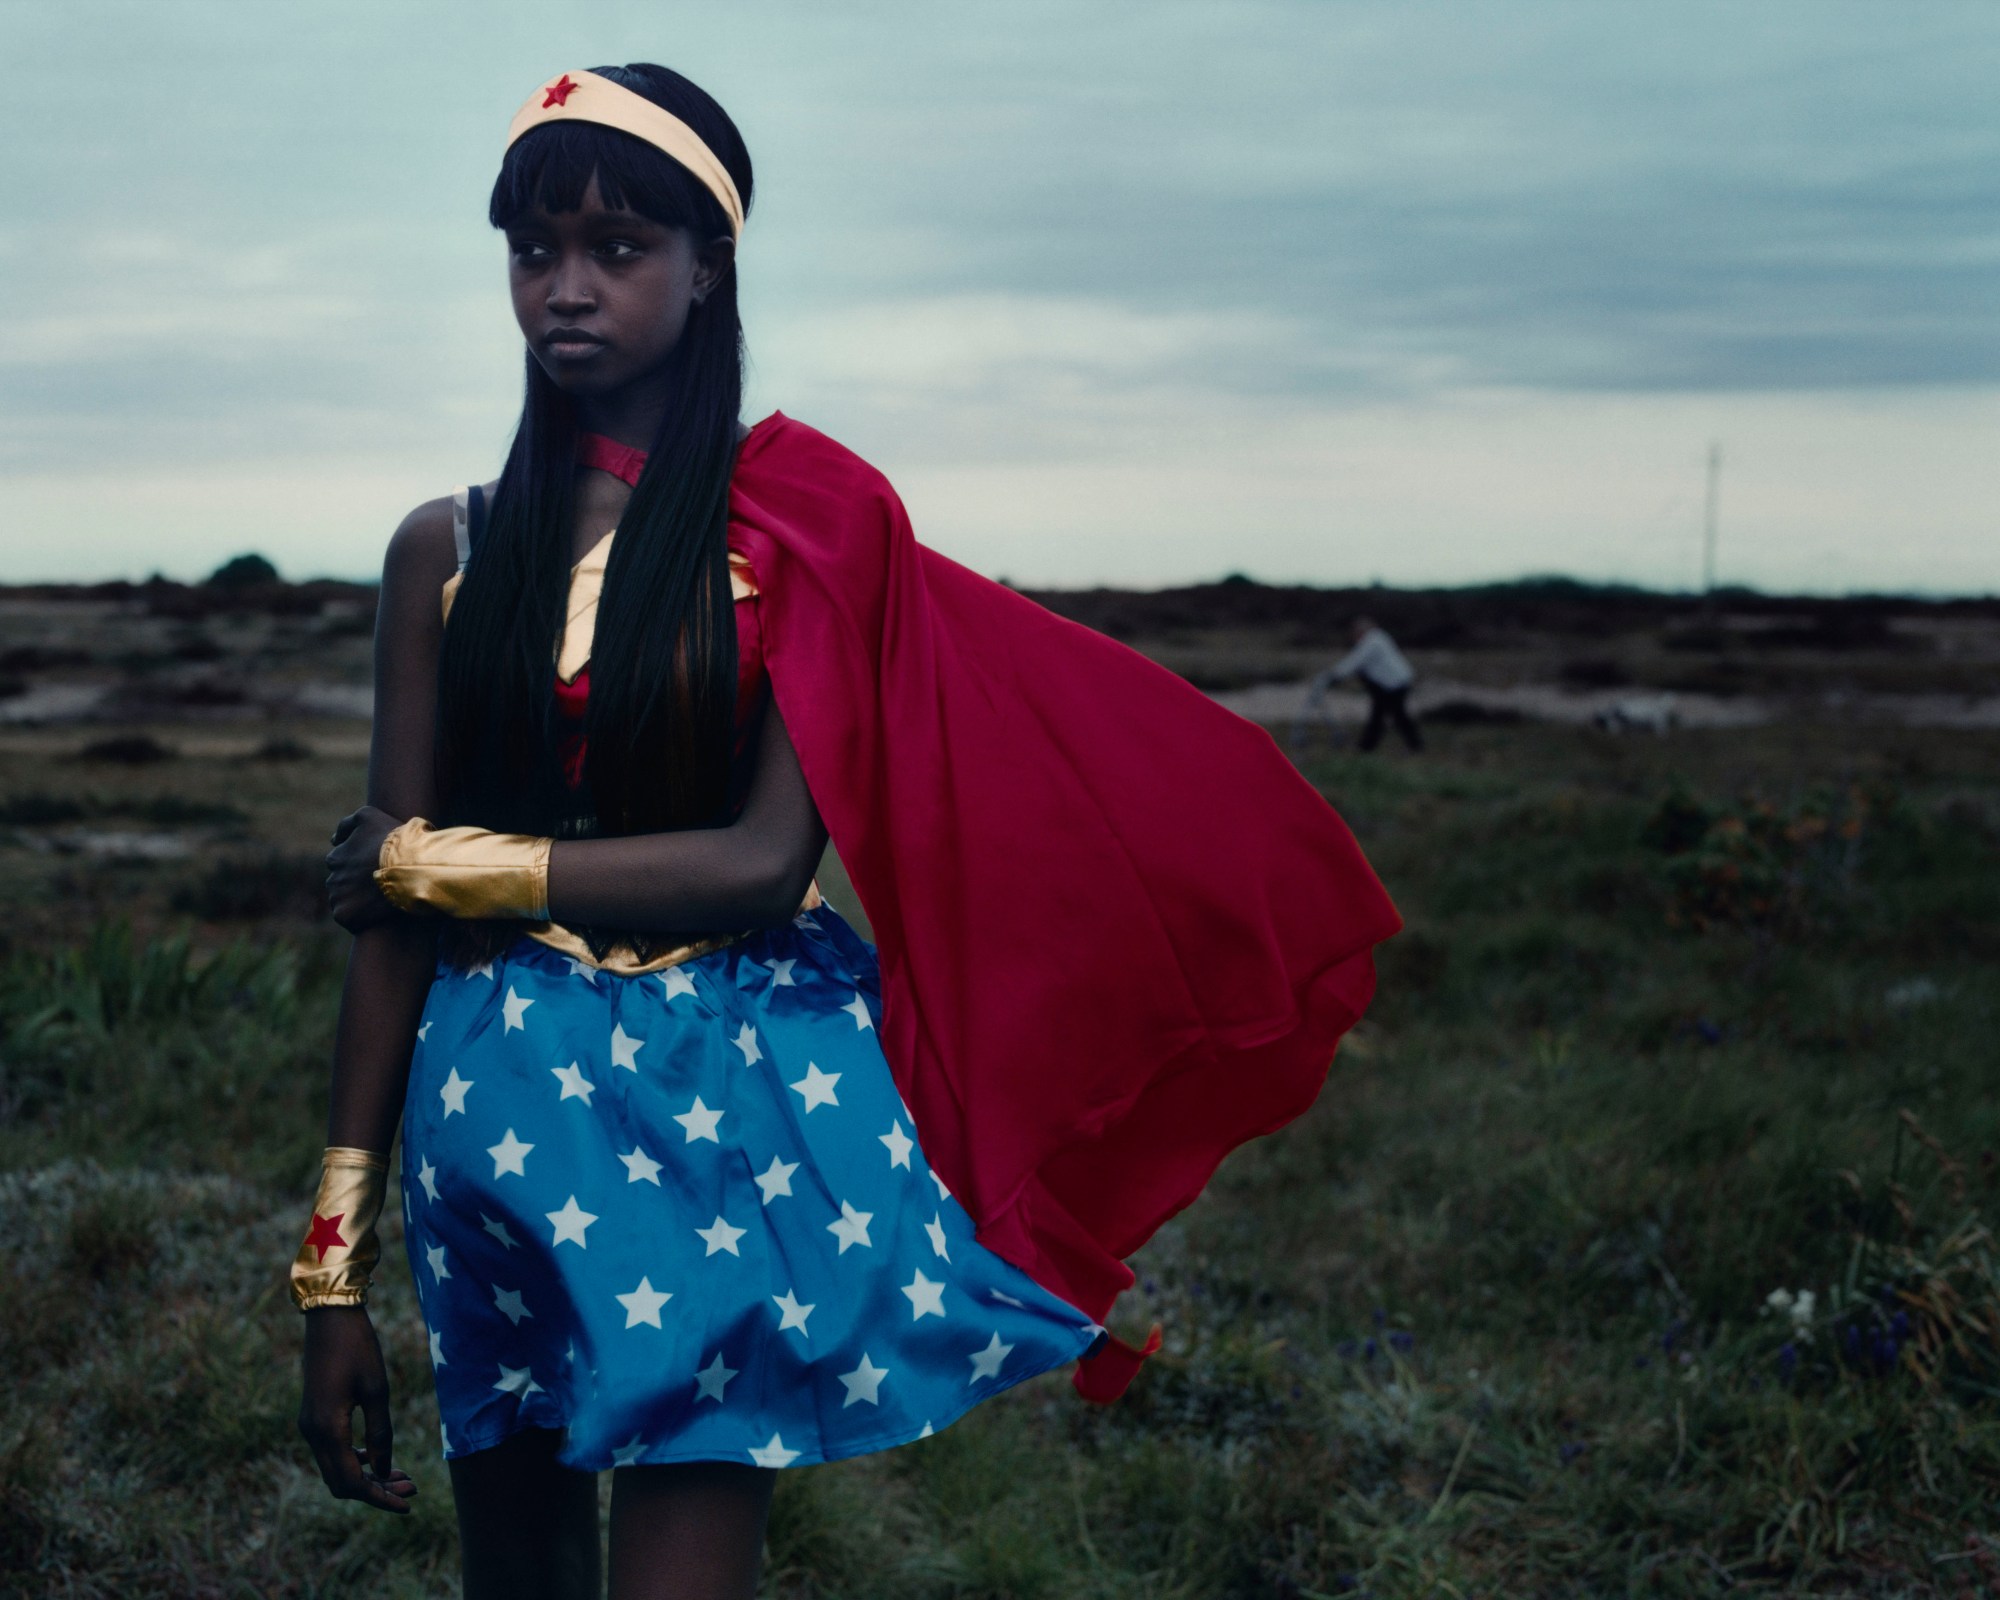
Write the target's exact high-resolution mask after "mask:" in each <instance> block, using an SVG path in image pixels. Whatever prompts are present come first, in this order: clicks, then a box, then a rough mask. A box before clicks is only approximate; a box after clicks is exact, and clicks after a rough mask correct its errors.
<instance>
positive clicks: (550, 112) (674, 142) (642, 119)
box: [507, 68, 743, 239]
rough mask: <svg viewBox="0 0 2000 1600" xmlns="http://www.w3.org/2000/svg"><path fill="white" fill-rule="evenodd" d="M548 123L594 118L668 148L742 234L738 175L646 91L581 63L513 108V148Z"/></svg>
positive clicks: (735, 233) (732, 228)
mask: <svg viewBox="0 0 2000 1600" xmlns="http://www.w3.org/2000/svg"><path fill="white" fill-rule="evenodd" d="M545 122H595V123H597V124H599V125H600V126H602V127H606V128H616V129H618V131H619V132H621V133H629V134H631V135H632V137H633V138H635V139H643V140H645V141H646V143H648V144H649V145H652V146H653V147H654V148H655V149H656V150H664V151H665V152H666V153H667V154H668V155H670V156H672V157H673V158H674V160H676V161H678V162H679V163H680V164H681V165H682V166H684V167H686V168H687V169H688V171H689V172H691V173H693V174H694V175H695V177H696V178H698V179H700V181H701V184H702V186H703V187H704V188H705V189H707V190H708V192H709V193H710V194H712V195H714V196H715V198H716V199H717V200H718V201H719V202H720V203H721V205H722V209H723V211H724V212H725V213H727V215H728V217H729V232H730V236H731V237H732V238H736V239H741V238H742V237H743V199H742V196H740V195H739V194H737V192H736V180H735V179H734V178H732V177H730V176H729V169H728V168H727V167H725V166H724V165H723V164H722V163H721V161H720V160H718V159H717V158H716V154H715V152H714V151H713V150H711V149H709V147H708V146H707V145H706V144H704V143H703V142H702V137H701V135H700V134H698V133H696V132H695V131H694V129H692V128H690V127H689V126H688V125H687V124H686V123H685V122H683V121H681V119H680V118H679V117H677V116H675V115H674V114H673V113H672V112H671V111H668V110H666V109H665V108H664V107H661V106H656V105H654V104H653V102H652V101H650V100H648V99H647V98H646V97H645V96H644V95H642V94H634V93H633V92H632V91H631V90H630V89H628V88H626V87H625V86H624V85H623V84H619V83H613V82H612V81H611V80H610V79H609V78H601V77H599V76H598V75H597V74H596V73H594V72H585V71H583V70H582V69H581V68H579V69H578V70H577V71H575V72H565V73H564V74H563V75H562V76H561V77H559V78H551V79H550V80H549V81H548V82H547V83H545V84H543V85H542V86H541V88H539V89H537V90H536V91H535V92H534V93H533V94H531V95H529V96H528V103H527V104H526V105H524V106H522V107H521V109H520V110H519V111H517V112H515V113H514V124H513V126H512V127H510V128H509V129H508V130H507V144H508V147H509V148H512V146H513V143H514V141H515V140H516V139H518V138H520V137H521V135H522V134H524V133H526V132H527V131H528V130H529V129H531V128H539V127H540V126H541V125H542V124H543V123H545Z"/></svg>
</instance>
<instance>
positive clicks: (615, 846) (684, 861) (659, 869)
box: [549, 700, 826, 933]
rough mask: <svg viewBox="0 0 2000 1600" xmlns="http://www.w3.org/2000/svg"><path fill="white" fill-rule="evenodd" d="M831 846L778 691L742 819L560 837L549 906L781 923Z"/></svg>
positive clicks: (557, 913) (691, 927)
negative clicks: (608, 835)
mask: <svg viewBox="0 0 2000 1600" xmlns="http://www.w3.org/2000/svg"><path fill="white" fill-rule="evenodd" d="M825 849H826V824H825V823H823V822H822V821H820V815H819V807H818V806H816V805H814V804H813V797H812V791H811V790H809V789H807V787H806V780H805V774H804V773H803V772H801V771H800V770H799V758H798V752H797V751H795V750H794V749H793V748H792V737H791V734H790V733H788V732H787V731H786V729H785V719H784V718H783V717H782V716H781V715H779V712H778V706H777V702H776V701H775V700H773V701H772V702H771V703H770V705H769V706H767V707H766V708H765V712H764V726H763V728H762V730H761V732H760V733H759V735H758V740H757V770H756V776H755V777H754V778H753V779H752V780H751V783H750V793H749V796H748V798H747V799H746V800H745V802H744V806H743V814H742V815H741V816H740V817H738V818H737V819H736V821H735V822H733V823H731V824H730V825H729V826H728V827H726V828H689V829H686V830H684V831H681V832H675V833H648V834H635V835H633V836H631V837H629V838H622V839H564V840H559V841H558V842H557V843H556V845H555V847H554V848H553V849H552V850H551V851H550V852H549V916H550V917H551V918H553V919H554V920H555V921H557V922H561V923H571V924H575V923H585V924H594V925H596V926H598V927H610V928H635V929H641V930H643V931H646V932H649V933H652V932H660V933H670V932H679V931H689V932H698V931H702V930H710V929H715V928H761V927H773V926H776V925H777V924H779V923H782V922H789V921H790V920H791V919H792V918H793V917H794V916H795V915H797V913H798V909H799V901H800V900H802V899H803V898H804V897H805V892H806V888H807V886H808V885H809V884H810V883H811V882H812V876H813V873H814V872H815V871H816V870H817V869H818V867H819V861H820V856H821V854H822V853H823V852H824V851H825Z"/></svg>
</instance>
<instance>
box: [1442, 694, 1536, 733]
mask: <svg viewBox="0 0 2000 1600" xmlns="http://www.w3.org/2000/svg"><path fill="white" fill-rule="evenodd" d="M1422 715H1423V720H1424V721H1425V722H1438V723H1442V724H1444V725H1445V726H1446V727H1460V728H1472V727H1481V726H1487V727H1490V726H1494V725H1496V724H1502V725H1504V724H1507V723H1514V722H1525V721H1526V720H1527V719H1526V718H1525V717H1524V716H1522V715H1521V713H1520V712H1518V711H1516V710H1515V709H1514V708H1513V707H1512V706H1488V705H1481V704H1480V703H1479V702H1478V701H1477V700H1445V701H1442V702H1440V703H1439V704H1437V705H1434V706H1426V707H1425V708H1424V711H1423V714H1422Z"/></svg>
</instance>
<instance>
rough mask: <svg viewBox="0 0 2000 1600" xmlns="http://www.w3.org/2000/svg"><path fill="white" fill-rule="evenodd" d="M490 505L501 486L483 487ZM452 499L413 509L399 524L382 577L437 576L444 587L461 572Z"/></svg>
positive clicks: (486, 485)
mask: <svg viewBox="0 0 2000 1600" xmlns="http://www.w3.org/2000/svg"><path fill="white" fill-rule="evenodd" d="M480 487H481V490H482V492H483V493H484V494H485V495H486V497H487V499H488V500H489V501H490V500H491V499H492V497H493V492H494V490H495V489H497V488H498V487H499V485H498V483H488V484H482V485H481V486H480ZM452 499H453V497H452V496H451V495H448V494H447V495H439V496H438V497H437V499H435V500H426V501H425V502H424V503H423V504H422V505H420V506H416V507H414V508H413V509H412V510H411V512H410V514H409V515H408V516H406V517H404V518H403V520H402V521H401V522H400V523H398V524H397V526H396V531H395V532H394V533H393V534H391V535H390V537H389V551H388V555H387V557H386V559H385V560H384V562H383V576H384V578H388V577H390V576H391V575H392V574H395V575H398V576H404V575H407V576H410V577H415V576H417V575H418V574H429V573H436V574H437V581H438V582H439V583H442V582H443V581H444V580H445V579H446V578H449V577H450V576H451V575H452V574H453V573H454V572H456V571H457V570H458V540H457V537H456V535H455V534H454V533H453V532H452Z"/></svg>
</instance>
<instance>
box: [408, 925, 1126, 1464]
mask: <svg viewBox="0 0 2000 1600" xmlns="http://www.w3.org/2000/svg"><path fill="white" fill-rule="evenodd" d="M880 1012H881V989H880V981H879V975H878V970H877V967H876V963H875V951H874V948H873V947H872V946H871V945H869V944H868V943H867V942H866V941H865V940H863V939H862V938H861V937H860V936H859V935H858V934H856V933H855V932H854V930H853V929H852V928H851V927H850V926H849V925H848V924H847V923H846V922H845V921H844V920H843V919H842V918H841V917H840V915H839V914H838V913H837V912H835V911H834V910H833V908H832V907H831V906H821V907H819V908H817V909H816V910H814V911H812V912H809V913H806V914H803V915H801V916H800V917H798V918H797V919H796V920H795V921H793V922H792V923H790V924H788V925H787V926H784V927H780V928H775V929H770V930H767V931H763V932H759V933H756V934H753V935H752V936H750V937H749V938H747V939H744V940H742V941H741V942H739V943H736V944H733V945H730V946H728V947H727V948H725V949H722V950H718V951H716V952H714V953H713V954H711V955H707V956H703V957H701V958H699V959H698V960H694V961H690V962H687V963H685V964H684V965H682V966H678V967H670V968H668V969H667V970H666V971H665V972H660V973H652V974H648V975H647V976H644V977H619V976H617V975H615V974H613V973H609V972H605V971H603V970H601V969H599V968H596V967H592V966H590V965H588V964H587V963H584V962H579V961H572V960H571V959H570V958H569V957H567V956H562V955H558V954H557V953H556V952H555V951H553V950H551V949H549V948H548V947H547V946H545V945H542V944H538V943H536V942H535V941H534V940H532V939H528V938H525V937H524V938H522V939H520V940H517V941H516V942H515V943H514V945H513V946H512V947H511V948H510V949H508V951H507V952H506V953H505V955H504V956H502V957H499V958H496V959H495V960H494V961H493V962H492V963H491V964H490V966H488V967H479V968H474V969H472V970H471V971H469V972H468V971H466V970H464V969H461V968H457V967H451V966H440V968H439V970H438V975H437V981H436V982H435V983H434V984H433V986H432V988H431V993H430V1000H429V1003H428V1004H427V1005H426V1006H425V1008H424V1018H423V1023H422V1026H421V1027H420V1029H419V1031H418V1044H417V1048H416V1054H415V1059H414V1062H413V1064H412V1066H411V1070H410V1087H409V1095H408V1099H407V1102H406V1104H405V1106H404V1110H403V1174H404V1177H403V1184H404V1211H405V1220H406V1222H407V1224H408V1226H407V1228H406V1237H407V1240H408V1244H409V1252H410V1268H411V1271H412V1273H413V1274H414V1275H415V1277H416V1281H417V1286H418V1293H419V1295H420V1297H421V1299H422V1302H423V1310H424V1320H425V1322H426V1324H427V1325H428V1326H429V1329H430V1345H431V1363H432V1366H433V1367H434V1368H435V1369H436V1377H437V1394H438V1408H439V1411H440V1414H441V1416H442V1419H443V1425H444V1449H445V1454H446V1455H447V1456H460V1455H467V1454H470V1453H471V1452H473V1451H477V1450H485V1449H489V1448H491V1447H492V1446H493V1445H496V1444H498V1443H499V1442H500V1441H501V1440H503V1439H505V1438H506V1437H507V1436H508V1435H510V1434H512V1433H515V1432H518V1431H519V1430H521V1429H523V1428H551V1429H560V1430H563V1432H564V1434H565V1440H564V1443H563V1446H562V1449H561V1459H562V1460H563V1461H564V1462H565V1463H567V1464H568V1465H570V1466H572V1467H577V1468H580V1469H584V1470H595V1469H600V1468H605V1467H615V1466H631V1465H635V1464H639V1463H653V1462H667V1461H749V1462H753V1463H755V1464H757V1465H759V1466H767V1467H787V1466H806V1465H809V1464H811V1463H814V1462H820V1461H832V1460H837V1459H839V1458H840V1457H843V1456H852V1455H860V1454H863V1453H865V1452H867V1451H870V1450H880V1449H884V1448H887V1447H888V1446H890V1445H896V1444H903V1443H905V1442H907V1441H909V1440H912V1439H919V1438H923V1437H926V1436H927V1435H929V1434H930V1433H931V1432H933V1431H934V1430H935V1429H937V1428H941V1427H943V1426H945V1425H946V1424H947V1423H949V1422H951V1421H952V1420H953V1419H955V1418H956V1417H958V1416H960V1415H961V1414H962V1413H964V1412H965V1411H966V1410H967V1408H969V1407H970V1406H972V1405H973V1404H974V1403H976V1402H977V1401H979V1400H981V1399H983V1398H985V1397H986V1396H988V1395H991V1394H996V1393H998V1392H999V1391H1000V1390H1002V1389H1005V1388H1008V1387H1010V1386H1011V1385H1013V1384H1016V1383H1019V1382H1020V1381H1021V1380H1022V1379H1023V1378H1027V1377H1031V1376H1033V1375H1034V1374H1035V1373H1038V1372H1045V1371H1048V1370H1049V1369H1050V1368H1053V1367H1057V1366H1060V1365H1061V1364H1063V1363H1064V1362H1067V1361H1071V1360H1074V1359H1075V1358H1076V1357H1078V1356H1080V1355H1082V1354H1083V1353H1084V1351H1085V1350H1086V1349H1087V1348H1088V1347H1089V1345H1090V1344H1091V1342H1092V1340H1093V1339H1094V1338H1095V1337H1096V1335H1097V1334H1098V1333H1099V1332H1100V1331H1101V1330H1100V1329H1098V1328H1097V1327H1096V1325H1095V1324H1093V1323H1092V1322H1091V1320H1090V1318H1089V1317H1087V1316H1085V1315H1084V1314H1083V1313H1082V1312H1081V1311H1079V1310H1077V1309H1076V1308H1075V1307H1074V1306H1071V1305H1069V1304H1067V1303H1066V1302H1065V1301H1063V1300H1061V1299H1058V1298H1057V1297H1056V1296H1054V1295H1052V1294H1050V1293H1049V1292H1048V1291H1047V1290H1046V1289H1043V1288H1042V1287H1040V1286H1039V1285H1038V1284H1036V1283H1035V1282H1034V1281H1033V1280H1032V1279H1031V1278H1029V1277H1028V1276H1027V1275H1026V1274H1025V1273H1023V1272H1021V1271H1020V1270H1019V1269H1018V1268H1016V1267H1013V1266H1011V1265H1009V1264H1008V1263H1007V1262H1005V1261H1003V1260H1001V1259H1000V1258H999V1257H998V1256H996V1255H994V1254H993V1253H992V1252H991V1251H989V1250H987V1249H985V1248H984V1247H983V1246H982V1245H980V1244H979V1243H978V1242H977V1241H976V1240H975V1239H974V1238H973V1226H972V1221H971V1218H970V1217H968V1216H967V1215H966V1213H965V1211H964V1210H963V1209H962V1208H961V1207H960V1206H959V1205H958V1203H957V1202H956V1201H955V1200H953V1199H952V1197H951V1195H950V1192H949V1191H948V1190H947V1189H946V1188H945V1185H944V1182H943V1180H942V1179H940V1178H939V1177H937V1175H936V1174H935V1173H933V1172H932V1171H931V1169H930V1167H929V1165H928V1164H927V1163H926V1162H925V1160H924V1153H923V1150H922V1149H921V1148H920V1147H919V1146H918V1144H917V1142H916V1130H915V1128H914V1126H913V1124H912V1122H911V1120H910V1114H909V1112H908V1111H907V1110H906V1109H905V1108H904V1105H903V1103H902V1100H901V1098H900V1096H899V1095H898V1094H897V1091H896V1086H895V1083H894V1081H893V1079H892V1078H891V1076H890V1073H889V1066H888V1063H887V1061H885V1060H884V1059H883V1056H882V1050H881V1047H880V1045H879V1043H878V1042H877V1037H876V1032H875V1019H876V1017H877V1016H879V1015H880Z"/></svg>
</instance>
